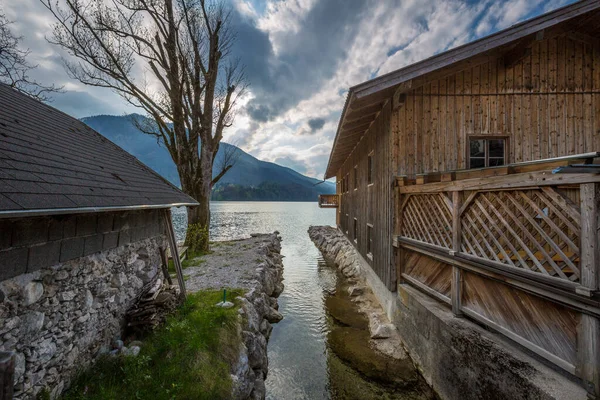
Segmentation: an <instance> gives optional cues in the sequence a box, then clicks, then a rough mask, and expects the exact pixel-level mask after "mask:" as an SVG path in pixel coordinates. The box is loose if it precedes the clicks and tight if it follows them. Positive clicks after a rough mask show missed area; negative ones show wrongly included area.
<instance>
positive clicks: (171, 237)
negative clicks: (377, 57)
mask: <svg viewBox="0 0 600 400" xmlns="http://www.w3.org/2000/svg"><path fill="white" fill-rule="evenodd" d="M163 220H164V222H165V227H166V231H167V232H166V233H167V240H168V242H169V248H170V249H171V255H172V257H173V265H175V271H176V272H177V282H178V283H179V297H180V298H181V300H182V301H183V300H185V296H186V293H185V280H184V279H183V268H182V267H181V260H180V259H179V249H178V248H177V240H176V239H175V230H174V229H173V220H172V219H171V210H170V209H165V210H164V212H163Z"/></svg>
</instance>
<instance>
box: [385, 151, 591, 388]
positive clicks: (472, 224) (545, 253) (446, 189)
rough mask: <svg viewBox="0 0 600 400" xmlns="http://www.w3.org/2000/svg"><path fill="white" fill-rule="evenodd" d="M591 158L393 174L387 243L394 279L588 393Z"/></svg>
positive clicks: (589, 365) (565, 158)
mask: <svg viewBox="0 0 600 400" xmlns="http://www.w3.org/2000/svg"><path fill="white" fill-rule="evenodd" d="M599 156H600V153H589V154H584V155H579V156H574V157H564V158H560V159H553V160H544V161H541V162H535V163H523V164H513V165H508V166H505V167H499V168H487V169H482V170H479V171H453V172H448V173H441V174H430V175H421V176H417V177H416V179H414V180H412V179H407V178H406V177H398V178H397V182H398V192H397V193H398V201H397V203H396V204H397V209H396V218H395V232H396V236H395V238H394V242H395V243H394V244H395V246H396V247H398V248H399V251H400V255H399V260H400V261H399V262H398V265H399V271H398V273H399V276H400V278H401V280H402V281H404V282H405V283H408V284H410V285H413V286H416V287H418V288H419V289H422V290H423V291H425V292H426V293H428V294H429V295H432V296H434V297H436V298H438V299H440V300H442V301H443V302H446V303H448V304H450V305H451V306H452V310H453V312H454V313H455V314H456V315H461V314H464V315H467V316H469V317H471V318H473V319H475V320H477V321H479V322H481V323H483V324H485V325H488V326H490V327H492V328H493V329H495V330H497V331H499V332H501V333H503V334H505V335H506V336H508V337H510V338H511V339H513V340H515V341H517V342H519V343H521V344H522V345H524V346H526V347H528V348H529V349H530V350H532V351H534V352H536V353H538V354H540V355H541V356H543V357H545V358H546V359H548V360H550V361H552V362H554V363H555V364H557V365H559V366H561V367H562V368H564V369H566V370H567V371H570V372H571V373H574V374H576V375H578V376H579V377H581V378H582V379H584V380H586V381H587V382H591V383H593V384H594V385H596V386H595V387H596V389H595V390H598V389H599V388H600V386H598V382H600V370H599V368H600V367H599V366H598V364H600V359H598V352H595V350H588V349H587V347H585V346H589V348H590V349H594V348H597V347H596V346H600V340H598V339H597V338H598V337H599V336H598V335H600V291H599V289H600V287H599V285H600V254H599V250H598V249H599V247H600V241H599V239H598V234H599V233H600V232H599V229H600V222H599V220H600V165H597V164H593V161H594V159H595V158H597V157H599ZM541 299H543V300H541Z"/></svg>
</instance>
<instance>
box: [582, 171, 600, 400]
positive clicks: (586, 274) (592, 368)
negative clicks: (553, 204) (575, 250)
mask: <svg viewBox="0 0 600 400" xmlns="http://www.w3.org/2000/svg"><path fill="white" fill-rule="evenodd" d="M580 199H581V285H582V286H584V287H585V288H587V289H589V290H590V291H591V292H597V291H598V289H600V237H599V235H598V233H599V229H600V221H599V219H600V184H598V183H586V184H582V185H581V192H580ZM577 344H578V346H577V347H578V348H577V355H578V365H577V371H578V375H579V377H580V378H582V379H583V381H584V382H585V383H586V389H587V391H588V395H589V397H590V398H594V399H597V398H600V319H598V318H597V317H594V316H591V315H585V314H584V315H582V316H581V322H580V323H579V327H578V331H577Z"/></svg>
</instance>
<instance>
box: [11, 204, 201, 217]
mask: <svg viewBox="0 0 600 400" xmlns="http://www.w3.org/2000/svg"><path fill="white" fill-rule="evenodd" d="M197 205H198V203H197V202H194V203H192V202H190V203H174V204H150V205H138V206H110V207H73V208H46V209H35V210H6V211H0V219H6V218H25V217H43V216H49V215H69V214H92V213H101V212H120V211H139V210H156V209H166V208H171V207H183V206H190V207H191V206H197Z"/></svg>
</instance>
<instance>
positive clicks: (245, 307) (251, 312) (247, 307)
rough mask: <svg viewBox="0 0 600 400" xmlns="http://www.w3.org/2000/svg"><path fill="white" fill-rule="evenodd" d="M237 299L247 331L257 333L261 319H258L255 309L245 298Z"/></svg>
mask: <svg viewBox="0 0 600 400" xmlns="http://www.w3.org/2000/svg"><path fill="white" fill-rule="evenodd" d="M238 299H240V301H241V303H242V307H241V309H240V311H241V313H242V316H243V317H244V318H245V321H246V327H247V329H248V330H249V331H251V332H258V331H259V329H260V323H261V321H262V319H261V318H259V316H258V313H257V312H256V309H255V308H254V306H253V305H252V303H250V302H249V301H248V300H247V299H246V298H243V297H238Z"/></svg>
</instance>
